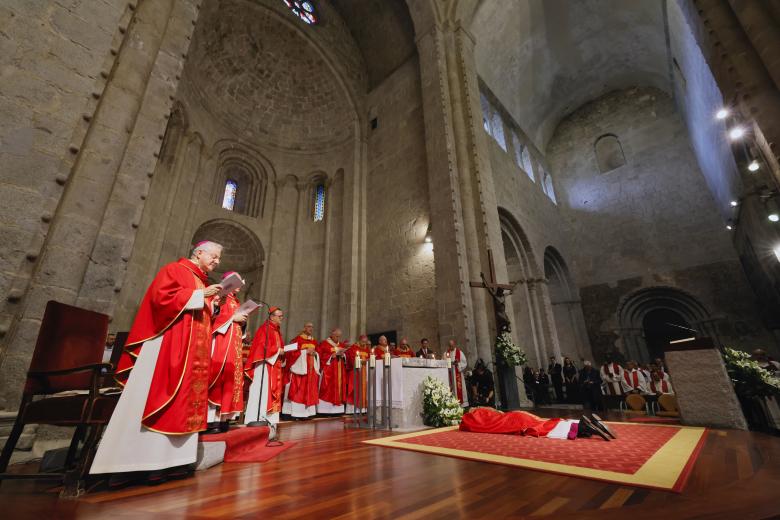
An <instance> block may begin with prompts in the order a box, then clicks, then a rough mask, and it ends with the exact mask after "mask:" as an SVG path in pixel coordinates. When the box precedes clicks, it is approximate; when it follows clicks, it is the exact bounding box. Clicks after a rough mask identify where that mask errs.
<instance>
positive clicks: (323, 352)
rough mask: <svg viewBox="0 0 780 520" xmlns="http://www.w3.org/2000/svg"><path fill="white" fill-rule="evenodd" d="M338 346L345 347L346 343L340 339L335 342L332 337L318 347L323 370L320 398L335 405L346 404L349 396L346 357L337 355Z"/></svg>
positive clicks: (321, 369)
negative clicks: (345, 365)
mask: <svg viewBox="0 0 780 520" xmlns="http://www.w3.org/2000/svg"><path fill="white" fill-rule="evenodd" d="M337 348H344V344H343V343H342V342H340V341H339V342H338V343H335V342H334V341H333V340H332V339H330V338H328V339H326V340H325V341H323V342H322V343H320V346H319V347H317V354H319V355H320V371H321V372H322V381H321V383H320V399H322V400H323V401H326V402H328V403H330V404H332V405H334V406H340V405H342V404H344V401H345V399H346V397H347V374H346V370H345V367H344V358H343V357H341V356H336V349H337Z"/></svg>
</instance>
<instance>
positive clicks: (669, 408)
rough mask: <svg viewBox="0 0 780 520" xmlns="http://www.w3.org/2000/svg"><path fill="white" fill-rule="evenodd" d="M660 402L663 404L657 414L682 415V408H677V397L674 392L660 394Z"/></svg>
mask: <svg viewBox="0 0 780 520" xmlns="http://www.w3.org/2000/svg"><path fill="white" fill-rule="evenodd" d="M658 404H659V405H660V406H661V409H660V410H659V411H658V413H657V415H659V416H662V417H680V410H679V408H677V398H676V397H675V396H674V395H673V394H661V395H659V396H658Z"/></svg>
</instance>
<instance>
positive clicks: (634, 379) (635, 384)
mask: <svg viewBox="0 0 780 520" xmlns="http://www.w3.org/2000/svg"><path fill="white" fill-rule="evenodd" d="M623 379H625V380H626V383H628V385H629V386H630V387H631V388H633V389H634V390H639V370H632V371H630V372H628V371H626V372H623Z"/></svg>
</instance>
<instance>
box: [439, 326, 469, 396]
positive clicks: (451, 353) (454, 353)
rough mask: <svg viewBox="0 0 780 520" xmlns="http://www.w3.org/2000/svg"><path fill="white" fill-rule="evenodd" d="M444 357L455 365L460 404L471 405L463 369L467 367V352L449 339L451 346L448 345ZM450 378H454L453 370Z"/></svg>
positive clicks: (456, 388) (456, 387)
mask: <svg viewBox="0 0 780 520" xmlns="http://www.w3.org/2000/svg"><path fill="white" fill-rule="evenodd" d="M444 357H445V359H449V360H450V361H451V362H452V365H453V366H454V367H455V390H456V391H457V394H458V395H457V397H458V401H460V405H461V406H462V407H464V408H466V407H468V405H469V398H468V393H467V392H466V391H465V389H466V380H465V378H464V376H463V371H464V370H465V369H466V354H464V353H463V351H462V350H461V349H459V348H458V344H457V343H456V342H455V340H454V339H451V340H450V341H449V346H448V347H447V352H445V353H444ZM448 364H449V363H448ZM450 378H452V372H450ZM450 382H452V381H450Z"/></svg>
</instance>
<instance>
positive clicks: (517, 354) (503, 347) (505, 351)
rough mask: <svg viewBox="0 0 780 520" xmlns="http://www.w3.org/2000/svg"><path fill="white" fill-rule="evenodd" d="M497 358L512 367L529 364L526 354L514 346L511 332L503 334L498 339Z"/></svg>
mask: <svg viewBox="0 0 780 520" xmlns="http://www.w3.org/2000/svg"><path fill="white" fill-rule="evenodd" d="M496 356H497V357H498V358H499V359H500V360H501V361H503V362H504V364H506V365H507V366H510V367H517V366H520V365H525V364H526V363H527V362H528V358H527V357H526V355H525V352H524V351H523V349H521V348H520V347H518V346H517V345H515V344H514V342H513V341H512V335H511V334H510V333H509V332H502V333H501V335H500V336H498V338H496Z"/></svg>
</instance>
